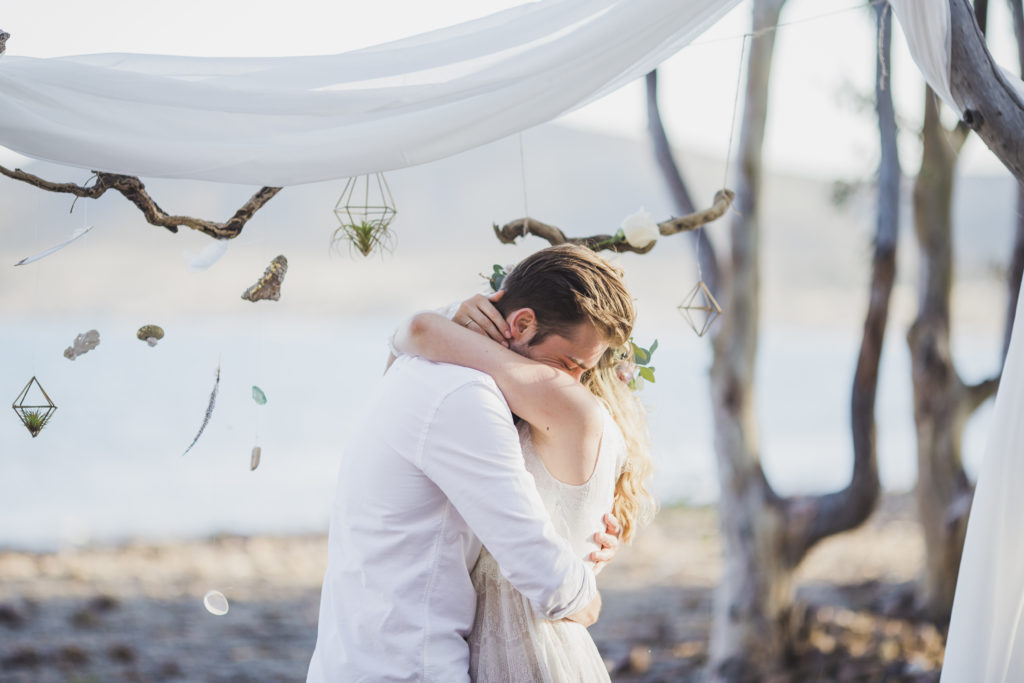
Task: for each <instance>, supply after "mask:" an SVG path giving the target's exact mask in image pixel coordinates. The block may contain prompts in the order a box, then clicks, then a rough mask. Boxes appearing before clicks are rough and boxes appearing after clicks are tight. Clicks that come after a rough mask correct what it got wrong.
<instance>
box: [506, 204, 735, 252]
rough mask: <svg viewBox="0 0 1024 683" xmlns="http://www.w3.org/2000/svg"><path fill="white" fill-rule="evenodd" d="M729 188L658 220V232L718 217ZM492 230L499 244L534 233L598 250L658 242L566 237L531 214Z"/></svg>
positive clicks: (696, 225)
mask: <svg viewBox="0 0 1024 683" xmlns="http://www.w3.org/2000/svg"><path fill="white" fill-rule="evenodd" d="M734 196H735V195H734V194H733V192H732V190H726V189H722V190H719V191H718V192H716V193H715V199H714V202H713V203H712V205H711V208H708V209H705V210H704V211H698V212H696V213H691V214H689V215H686V216H680V217H679V218H672V219H669V220H667V221H662V222H661V223H658V232H660V233H661V234H662V235H674V234H676V233H679V232H689V231H690V230H696V229H697V228H699V227H701V226H702V225H706V224H708V223H710V222H711V221H714V220H716V219H718V218H721V217H722V215H723V214H724V213H725V212H726V210H728V208H729V206H730V205H731V204H732V200H733V197H734ZM494 234H495V235H496V236H497V238H498V241H499V242H501V243H502V244H515V241H516V239H518V238H520V237H524V236H526V235H534V236H536V237H540V238H541V239H543V240H546V241H547V242H548V243H549V244H552V245H555V244H566V243H569V244H579V245H582V246H584V247H588V248H590V249H593V250H594V251H601V250H603V249H606V250H608V251H616V252H624V251H631V252H633V253H634V254H646V253H647V252H649V251H650V250H651V249H653V248H654V245H655V244H657V240H655V241H653V242H651V243H650V244H645V245H644V246H642V247H634V246H633V245H631V244H630V243H629V242H626V241H625V240H618V239H616V238H615V236H614V235H591V236H590V237H566V235H565V233H564V232H562V230H561V229H560V228H557V227H555V226H553V225H548V224H547V223H542V222H541V221H538V220H535V219H533V218H530V217H526V218H517V219H516V220H514V221H511V222H509V223H506V224H505V225H503V226H501V227H498V225H497V224H495V225H494Z"/></svg>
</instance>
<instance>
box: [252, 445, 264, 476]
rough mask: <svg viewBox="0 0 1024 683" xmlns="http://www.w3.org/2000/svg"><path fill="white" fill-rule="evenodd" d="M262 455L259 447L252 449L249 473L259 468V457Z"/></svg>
mask: <svg viewBox="0 0 1024 683" xmlns="http://www.w3.org/2000/svg"><path fill="white" fill-rule="evenodd" d="M262 453H263V449H261V448H260V447H259V446H253V447H252V456H251V457H250V458H249V471H250V472H252V471H253V470H254V469H256V468H257V467H259V466H260V455H261V454H262Z"/></svg>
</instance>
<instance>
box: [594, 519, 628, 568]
mask: <svg viewBox="0 0 1024 683" xmlns="http://www.w3.org/2000/svg"><path fill="white" fill-rule="evenodd" d="M604 524H605V533H601V532H600V531H598V532H595V533H594V541H595V542H596V543H597V544H598V545H599V546H601V549H600V550H595V551H594V552H592V553H590V561H591V562H593V563H594V573H595V574H600V573H601V570H602V569H604V566H605V565H606V564H608V563H609V562H611V561H612V558H613V557H615V553H617V552H619V535H620V534H621V533H622V527H621V526H620V525H619V520H617V519H615V515H613V514H612V513H610V512H609V513H607V514H605V516H604Z"/></svg>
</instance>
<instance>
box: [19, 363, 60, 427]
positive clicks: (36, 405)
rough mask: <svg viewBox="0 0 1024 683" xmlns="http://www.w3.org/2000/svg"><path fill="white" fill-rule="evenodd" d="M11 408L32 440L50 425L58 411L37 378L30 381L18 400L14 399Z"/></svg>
mask: <svg viewBox="0 0 1024 683" xmlns="http://www.w3.org/2000/svg"><path fill="white" fill-rule="evenodd" d="M11 408H13V409H14V412H15V413H17V415H18V419H19V420H21V423H22V424H23V425H25V427H26V428H27V429H28V431H29V434H31V435H32V438H35V437H36V436H38V435H39V432H41V431H42V430H43V427H45V426H46V425H47V423H49V421H50V416H51V415H53V411H55V410H57V406H56V405H54V403H53V401H51V400H50V397H49V396H48V395H47V393H46V391H45V390H44V389H43V386H42V385H41V384H40V383H39V380H37V379H36V378H35V377H32V379H30V380H29V381H28V384H26V385H25V388H24V389H22V390H21V393H19V394H18V398H16V399H14V403H13V404H11Z"/></svg>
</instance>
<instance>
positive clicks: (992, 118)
mask: <svg viewBox="0 0 1024 683" xmlns="http://www.w3.org/2000/svg"><path fill="white" fill-rule="evenodd" d="M949 9H950V32H951V35H952V41H951V49H950V64H951V67H950V91H951V92H952V95H953V99H955V100H956V102H957V104H958V105H960V109H961V110H962V111H963V120H964V123H966V124H967V125H968V126H969V127H970V128H971V130H973V131H974V132H975V133H977V134H978V136H979V137H980V138H981V139H982V140H983V141H984V142H985V144H986V145H987V146H988V148H989V149H991V150H992V152H993V153H994V154H995V155H996V156H997V157H998V158H999V160H1000V161H1002V162H1003V164H1004V165H1005V166H1006V167H1007V168H1008V169H1010V171H1011V172H1012V173H1013V175H1015V176H1016V177H1017V180H1019V181H1022V182H1024V136H1022V135H1021V131H1022V130H1024V101H1022V99H1021V97H1020V95H1019V94H1018V93H1017V91H1016V89H1015V88H1014V87H1013V85H1012V84H1011V83H1009V81H1008V80H1007V79H1006V76H1005V75H1004V74H1003V72H1002V70H1001V69H1000V68H999V66H998V65H997V64H996V63H995V61H994V60H993V59H992V55H991V54H989V51H988V48H987V47H986V45H985V36H984V34H983V33H982V31H981V29H980V28H979V26H978V22H977V20H976V19H975V14H974V9H973V8H972V7H971V4H970V2H969V0H949Z"/></svg>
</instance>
